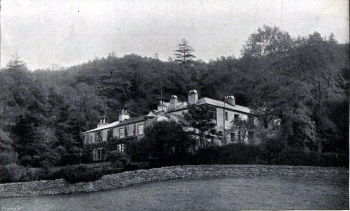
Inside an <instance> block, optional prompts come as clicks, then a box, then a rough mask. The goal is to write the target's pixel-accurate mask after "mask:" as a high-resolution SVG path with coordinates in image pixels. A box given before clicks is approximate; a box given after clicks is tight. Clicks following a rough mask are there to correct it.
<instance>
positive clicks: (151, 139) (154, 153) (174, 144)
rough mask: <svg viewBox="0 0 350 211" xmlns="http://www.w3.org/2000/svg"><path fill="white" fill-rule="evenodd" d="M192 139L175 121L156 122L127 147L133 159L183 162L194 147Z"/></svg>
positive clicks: (162, 162)
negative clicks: (141, 136)
mask: <svg viewBox="0 0 350 211" xmlns="http://www.w3.org/2000/svg"><path fill="white" fill-rule="evenodd" d="M194 144H195V143H194V141H193V140H192V139H191V138H190V137H189V136H188V134H187V133H185V132H184V131H183V129H182V127H181V125H178V124H176V123H175V122H165V121H162V122H157V123H155V124H154V125H153V126H152V127H151V128H149V129H147V130H146V133H145V137H144V138H143V139H142V140H141V141H140V142H137V143H135V144H133V145H132V146H130V147H129V154H130V155H131V158H132V159H133V160H135V161H148V162H151V164H153V165H174V164H180V163H182V162H185V161H186V160H187V159H188V158H189V156H190V155H191V152H192V151H193V148H194Z"/></svg>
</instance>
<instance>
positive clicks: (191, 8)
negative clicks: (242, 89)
mask: <svg viewBox="0 0 350 211" xmlns="http://www.w3.org/2000/svg"><path fill="white" fill-rule="evenodd" d="M348 9H349V8H348V1H347V0H268V1H267V0H235V1H233V0H113V1H112V0H2V1H1V28H2V31H1V66H2V67H3V66H4V65H6V64H7V62H8V61H9V59H10V58H11V55H14V54H17V55H19V56H20V58H21V59H22V60H24V61H25V62H26V64H27V66H28V67H29V68H30V69H36V68H46V67H50V66H51V65H53V64H55V65H62V66H70V65H74V64H79V63H82V62H87V61H88V60H92V59H94V58H95V57H105V56H107V54H108V53H109V52H111V51H114V52H115V53H116V55H117V56H118V57H119V56H123V55H125V54H130V53H135V54H138V55H141V56H149V57H153V56H154V54H155V53H158V55H159V58H160V59H162V60H167V59H168V57H169V56H172V54H173V50H174V49H175V48H176V45H177V44H178V43H179V42H180V40H181V38H186V39H187V40H188V41H189V43H190V45H192V46H193V48H194V49H195V50H196V51H195V55H196V56H197V58H199V59H202V60H205V61H208V60H210V59H216V58H217V57H220V56H230V55H234V56H236V57H238V56H240V50H241V49H242V45H243V44H244V42H245V41H246V40H247V38H248V36H249V35H250V34H251V33H253V32H255V31H256V30H257V29H258V28H259V27H262V26H263V25H264V24H265V25H269V26H278V27H280V28H281V29H282V30H284V31H287V32H289V33H290V34H291V35H292V36H298V35H301V36H306V35H308V34H310V33H312V32H314V31H318V32H320V33H321V34H322V35H323V36H328V35H329V34H330V33H334V35H335V37H336V39H337V40H338V41H339V42H340V43H344V42H348V37H349V34H348V31H349V29H348V25H349V22H348V21H349V16H348Z"/></svg>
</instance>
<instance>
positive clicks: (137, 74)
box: [0, 26, 349, 167]
mask: <svg viewBox="0 0 350 211" xmlns="http://www.w3.org/2000/svg"><path fill="white" fill-rule="evenodd" d="M177 47H178V48H177V49H176V43H175V44H174V49H175V50H174V52H175V57H174V58H175V59H174V61H173V60H169V61H161V60H159V59H158V58H148V57H141V56H138V55H135V54H131V55H125V56H123V57H116V56H115V55H113V54H110V55H108V56H107V57H106V58H96V59H94V60H92V61H89V62H87V63H84V64H81V65H77V66H72V67H69V68H63V69H62V70H60V71H52V70H36V71H30V70H28V68H27V67H26V65H25V63H24V62H23V61H21V60H20V59H14V60H12V61H10V62H9V64H8V66H7V67H6V68H3V69H2V70H1V71H0V90H1V95H0V98H1V99H0V103H1V118H0V124H1V125H0V129H1V131H5V132H6V133H7V134H9V135H8V136H9V137H8V138H6V139H8V140H11V142H12V144H11V145H8V144H7V145H6V147H5V148H4V150H2V151H0V153H4V152H5V151H6V153H5V155H8V156H9V158H8V159H9V160H11V159H12V160H13V159H14V158H16V159H18V160H17V161H14V162H17V163H19V164H21V165H24V166H33V167H50V166H52V165H54V166H55V165H65V164H70V163H74V162H78V161H79V159H77V158H78V157H79V152H80V149H81V132H83V131H86V130H88V129H91V128H93V127H95V126H96V123H97V122H98V118H99V117H100V116H102V115H105V116H107V117H108V121H110V122H111V121H115V120H116V119H117V117H118V114H119V112H120V110H121V109H123V108H127V109H128V111H129V113H130V114H131V116H138V115H141V114H145V113H146V112H148V111H149V110H151V109H155V108H156V105H157V103H158V102H159V100H160V95H161V94H162V95H163V96H164V98H165V99H169V97H170V95H172V94H175V95H178V96H179V98H182V99H185V98H186V96H187V91H188V90H190V89H197V90H198V91H199V93H200V95H201V96H207V97H211V98H214V99H223V98H224V96H226V95H234V96H235V97H236V100H237V103H238V104H240V105H246V106H250V107H252V108H253V109H254V110H256V112H257V113H258V114H259V115H267V114H268V115H274V116H276V117H279V118H280V119H281V126H282V131H281V134H280V139H281V140H283V141H285V142H286V143H288V145H291V146H303V147H305V146H307V147H308V148H310V149H311V150H315V149H320V146H321V148H322V151H324V152H341V153H344V152H347V150H348V116H349V111H348V108H349V102H348V98H349V91H348V90H349V60H348V58H349V44H339V43H338V42H337V41H336V39H335V37H334V36H333V35H330V36H328V37H323V36H322V35H320V34H319V33H317V32H315V33H313V34H310V35H309V36H306V37H297V38H293V37H291V36H290V35H289V34H288V32H285V31H282V30H281V29H279V28H277V27H269V26H263V27H262V28H259V29H258V30H257V32H255V33H253V34H251V35H250V36H249V38H248V40H247V42H246V44H245V45H244V46H243V49H242V56H241V57H240V58H234V57H218V58H217V59H216V60H212V61H209V62H203V61H200V60H194V58H195V55H194V54H195V51H194V49H193V48H192V47H191V46H190V42H187V41H186V40H182V43H180V44H179V45H178V46H177ZM181 55H182V57H181ZM169 56H174V55H169ZM189 61H190V62H189ZM5 132H2V133H5ZM8 143H10V142H8ZM1 146H2V145H1ZM11 153H12V154H11ZM13 153H16V156H14V155H13Z"/></svg>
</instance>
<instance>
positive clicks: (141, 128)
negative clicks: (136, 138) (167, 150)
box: [137, 124, 143, 135]
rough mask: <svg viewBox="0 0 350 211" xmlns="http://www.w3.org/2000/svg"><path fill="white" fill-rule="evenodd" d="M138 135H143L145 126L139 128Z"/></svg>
mask: <svg viewBox="0 0 350 211" xmlns="http://www.w3.org/2000/svg"><path fill="white" fill-rule="evenodd" d="M137 133H138V134H139V135H143V124H141V125H138V126H137Z"/></svg>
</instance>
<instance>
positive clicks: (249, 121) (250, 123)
mask: <svg viewBox="0 0 350 211" xmlns="http://www.w3.org/2000/svg"><path fill="white" fill-rule="evenodd" d="M248 124H249V127H253V126H254V117H252V116H249V117H248Z"/></svg>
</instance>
